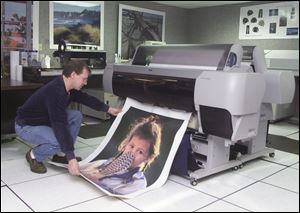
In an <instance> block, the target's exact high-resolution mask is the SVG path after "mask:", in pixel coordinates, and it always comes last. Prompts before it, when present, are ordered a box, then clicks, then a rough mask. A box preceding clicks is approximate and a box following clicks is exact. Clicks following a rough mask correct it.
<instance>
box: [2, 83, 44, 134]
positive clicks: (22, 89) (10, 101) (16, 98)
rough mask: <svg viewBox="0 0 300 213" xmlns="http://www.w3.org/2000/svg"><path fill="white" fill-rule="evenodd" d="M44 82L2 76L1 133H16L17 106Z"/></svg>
mask: <svg viewBox="0 0 300 213" xmlns="http://www.w3.org/2000/svg"><path fill="white" fill-rule="evenodd" d="M42 85H43V84H41V83H30V82H25V81H15V80H10V79H7V78H3V79H2V78H1V135H2V134H13V133H15V127H14V122H15V117H16V111H17V108H18V107H19V106H21V105H23V103H24V102H25V101H26V99H27V98H28V97H29V96H30V95H31V94H32V93H33V92H34V91H35V90H37V89H38V88H40V87H41V86H42Z"/></svg>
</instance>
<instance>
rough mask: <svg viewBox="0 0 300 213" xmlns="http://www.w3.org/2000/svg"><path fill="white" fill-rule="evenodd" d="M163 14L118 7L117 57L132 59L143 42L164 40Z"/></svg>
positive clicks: (130, 7)
mask: <svg viewBox="0 0 300 213" xmlns="http://www.w3.org/2000/svg"><path fill="white" fill-rule="evenodd" d="M165 17H166V14H165V12H161V11H155V10H150V9H145V8H140V7H133V6H128V5H123V4H120V5H119V32H118V55H119V57H121V59H132V58H133V55H134V52H135V49H136V47H137V46H138V45H140V44H142V43H143V42H144V41H161V42H164V40H165Z"/></svg>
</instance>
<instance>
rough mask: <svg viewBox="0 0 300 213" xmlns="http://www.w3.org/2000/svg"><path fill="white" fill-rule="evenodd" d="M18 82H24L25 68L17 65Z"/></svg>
mask: <svg viewBox="0 0 300 213" xmlns="http://www.w3.org/2000/svg"><path fill="white" fill-rule="evenodd" d="M16 76H17V77H16V80H17V81H23V66H22V65H17V66H16Z"/></svg>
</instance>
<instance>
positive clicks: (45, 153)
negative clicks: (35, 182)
mask: <svg viewBox="0 0 300 213" xmlns="http://www.w3.org/2000/svg"><path fill="white" fill-rule="evenodd" d="M67 115H68V126H69V130H70V134H71V136H72V138H73V142H74V143H75V141H76V137H77V135H78V133H79V130H80V125H81V121H82V114H81V113H80V112H79V111H75V110H67ZM15 130H16V133H17V135H18V136H19V137H20V138H21V139H22V140H24V141H25V142H27V143H29V144H32V145H37V146H36V147H34V148H33V154H34V156H35V158H36V160H37V161H39V162H41V161H43V160H46V159H47V158H49V157H50V156H52V155H54V154H56V153H58V152H60V151H61V149H60V145H59V143H58V141H57V139H56V137H55V135H54V132H53V129H52V128H51V127H49V126H23V127H21V126H19V125H18V124H17V123H16V124H15Z"/></svg>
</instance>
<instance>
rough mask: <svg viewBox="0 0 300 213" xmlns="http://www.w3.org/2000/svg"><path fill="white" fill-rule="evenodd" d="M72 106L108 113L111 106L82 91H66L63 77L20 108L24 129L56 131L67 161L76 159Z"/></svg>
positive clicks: (21, 123)
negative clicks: (69, 114) (70, 122)
mask: <svg viewBox="0 0 300 213" xmlns="http://www.w3.org/2000/svg"><path fill="white" fill-rule="evenodd" d="M71 102H78V103H81V104H84V105H86V106H89V107H91V108H92V109H95V110H98V111H104V112H107V111H108V108H109V106H108V105H106V104H104V103H103V102H101V101H100V100H98V99H97V98H95V97H93V96H89V95H88V94H86V93H84V92H81V91H78V90H71V91H70V93H68V92H67V91H66V88H65V84H64V81H63V77H62V76H60V77H57V78H55V79H53V80H52V81H51V82H49V83H48V84H46V85H45V86H43V87H42V88H40V89H39V90H37V91H36V92H35V93H34V94H33V95H32V96H31V97H30V98H28V99H27V100H26V102H25V103H24V104H23V105H22V106H21V107H19V108H18V110H17V117H16V122H17V123H18V124H19V125H20V126H25V125H29V126H49V127H52V129H53V131H54V134H55V136H56V138H57V141H58V142H59V144H60V147H61V150H62V151H63V152H64V153H66V156H67V159H68V160H70V159H73V158H75V155H74V145H73V139H72V137H71V135H70V132H69V128H68V118H67V112H66V108H67V106H68V105H69V104H70V103H71Z"/></svg>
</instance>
